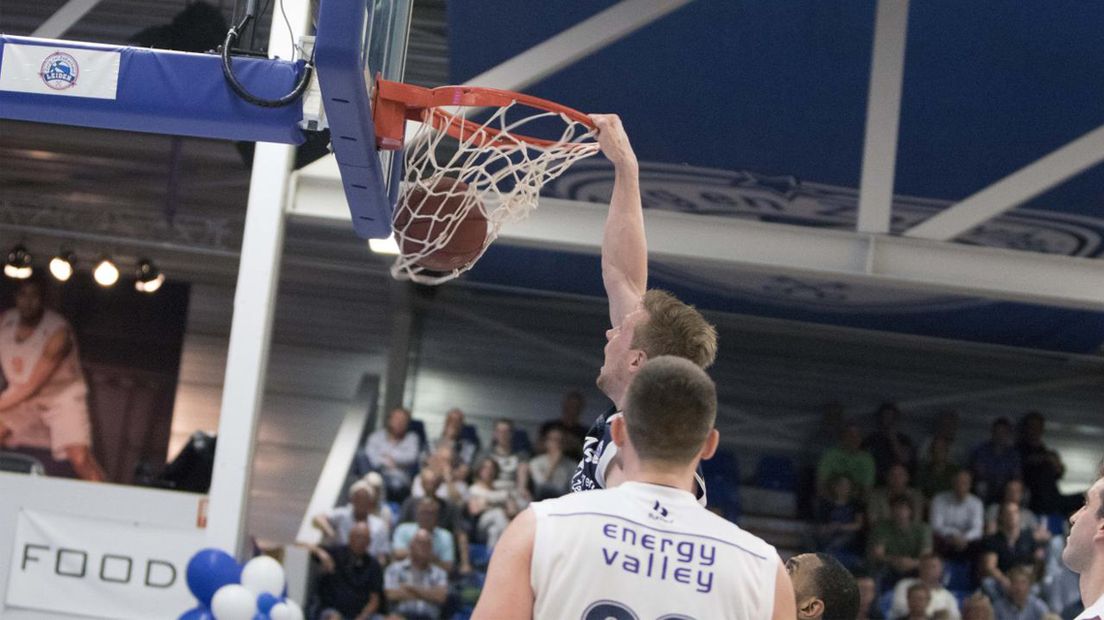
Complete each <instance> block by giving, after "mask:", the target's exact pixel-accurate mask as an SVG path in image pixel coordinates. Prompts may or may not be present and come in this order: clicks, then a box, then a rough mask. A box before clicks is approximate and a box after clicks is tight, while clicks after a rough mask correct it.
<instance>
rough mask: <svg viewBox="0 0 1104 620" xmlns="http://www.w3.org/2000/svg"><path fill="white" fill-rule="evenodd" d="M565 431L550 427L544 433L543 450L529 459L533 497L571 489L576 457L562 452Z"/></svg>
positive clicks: (538, 497) (555, 493) (553, 495)
mask: <svg viewBox="0 0 1104 620" xmlns="http://www.w3.org/2000/svg"><path fill="white" fill-rule="evenodd" d="M564 441H565V433H564V431H562V430H560V428H559V427H552V428H550V429H548V432H546V433H545V434H544V451H543V453H542V454H539V455H537V456H535V457H533V459H532V460H531V461H529V477H530V479H532V481H533V498H534V499H536V500H542V499H550V498H553V497H559V496H561V495H564V494H566V493H567V492H568V491H569V490H571V476H573V475H574V474H575V464H576V463H577V462H578V459H576V458H575V457H572V456H567V455H566V454H565V452H564V448H563V445H564Z"/></svg>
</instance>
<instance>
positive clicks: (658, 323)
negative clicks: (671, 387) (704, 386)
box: [633, 289, 717, 368]
mask: <svg viewBox="0 0 1104 620" xmlns="http://www.w3.org/2000/svg"><path fill="white" fill-rule="evenodd" d="M643 302H644V310H645V311H646V312H647V313H648V320H647V321H645V322H643V323H641V324H640V325H639V326H637V328H636V330H635V332H634V333H633V348H635V349H640V350H642V351H644V353H645V354H646V355H647V356H648V357H649V358H654V357H659V356H660V355H674V356H676V357H682V358H686V359H688V360H690V361H691V362H694V363H695V364H697V365H698V367H699V368H709V367H710V366H712V365H713V361H714V360H715V359H717V329H716V328H715V327H713V326H712V325H710V324H709V322H708V321H706V320H705V317H703V316H702V314H701V312H698V310H697V309H696V308H694V306H691V305H689V304H685V303H683V302H681V301H679V300H678V298H677V297H675V296H674V295H672V294H671V293H668V292H667V291H662V290H659V289H651V290H649V291H647V292H646V293H644V299H643Z"/></svg>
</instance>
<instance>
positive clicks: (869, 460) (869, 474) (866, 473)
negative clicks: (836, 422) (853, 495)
mask: <svg viewBox="0 0 1104 620" xmlns="http://www.w3.org/2000/svg"><path fill="white" fill-rule="evenodd" d="M861 446H862V432H861V431H860V430H859V426H858V425H857V424H855V423H848V424H847V425H846V426H844V427H843V430H842V431H841V432H840V436H839V444H838V445H836V446H834V447H832V448H829V449H828V450H826V451H825V452H824V454H823V455H822V456H821V457H820V461H819V462H818V463H817V468H816V477H817V492H818V493H819V494H820V495H824V496H827V495H828V481H829V480H831V479H832V478H834V477H835V476H837V475H842V476H847V477H848V478H850V479H851V482H853V483H854V484H855V489H856V490H858V495H859V497H860V498H864V499H865V498H866V496H867V494H868V493H869V492H870V489H871V488H872V487H873V486H874V457H872V456H870V453H869V452H867V451H866V450H863V449H862V447H861Z"/></svg>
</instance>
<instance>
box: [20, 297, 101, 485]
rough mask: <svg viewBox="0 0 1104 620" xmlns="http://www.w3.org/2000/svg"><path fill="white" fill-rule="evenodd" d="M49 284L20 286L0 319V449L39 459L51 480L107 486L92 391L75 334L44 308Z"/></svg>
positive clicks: (54, 313) (62, 320)
mask: <svg viewBox="0 0 1104 620" xmlns="http://www.w3.org/2000/svg"><path fill="white" fill-rule="evenodd" d="M44 287H45V283H44V282H43V281H42V280H41V279H40V278H37V277H32V278H31V279H28V280H24V281H22V282H20V283H19V288H18V289H16V292H15V308H13V309H11V310H8V311H7V312H5V313H4V314H3V315H0V365H2V367H3V369H4V375H5V376H6V377H7V379H8V386H7V388H6V389H5V390H4V391H3V393H0V445H3V446H6V447H9V448H12V449H15V450H17V451H19V452H23V453H26V454H29V455H31V456H35V457H37V458H38V459H39V460H41V461H42V462H43V464H44V465H45V466H46V473H47V474H50V475H59V476H74V475H75V476H78V477H80V478H84V479H85V480H103V479H104V473H103V469H101V468H100V465H99V463H97V462H96V458H95V457H94V456H92V450H91V445H92V429H91V423H90V421H89V418H88V403H87V400H86V399H87V396H88V386H87V384H86V383H85V382H84V375H83V373H82V372H81V366H80V359H79V358H78V355H77V343H76V341H75V340H74V338H73V330H72V328H70V327H69V323H68V322H66V320H65V319H64V318H62V317H61V315H60V314H58V313H56V312H54V311H52V310H48V309H46V306H45V305H44V300H43V298H44V294H45V290H44Z"/></svg>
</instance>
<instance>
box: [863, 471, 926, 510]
mask: <svg viewBox="0 0 1104 620" xmlns="http://www.w3.org/2000/svg"><path fill="white" fill-rule="evenodd" d="M897 497H904V498H906V499H908V501H909V504H911V505H912V516H913V519H915V520H917V521H920V520H922V519H923V516H924V496H923V494H921V493H920V491H918V490H916V489H914V488H912V487H910V486H909V473H908V469H906V468H905V466H904V465H901V464H900V463H898V464H895V465H892V466H890V468H889V472H887V473H886V475H885V485H883V486H878V487H874V490H873V491H871V492H870V497H869V499H867V501H866V516H867V518H868V519H869V520H870V523H871V524H874V523H878V522H879V521H886V520H888V519H889V513H890V508H889V504H890V502H891V501H893V500H894V499H895V498H897Z"/></svg>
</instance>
